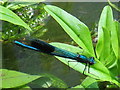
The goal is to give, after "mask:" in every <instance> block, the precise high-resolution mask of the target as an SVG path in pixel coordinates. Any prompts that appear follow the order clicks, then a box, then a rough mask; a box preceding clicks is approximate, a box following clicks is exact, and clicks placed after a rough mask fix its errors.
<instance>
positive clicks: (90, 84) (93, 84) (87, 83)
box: [73, 77, 98, 88]
mask: <svg viewBox="0 0 120 90" xmlns="http://www.w3.org/2000/svg"><path fill="white" fill-rule="evenodd" d="M73 88H98V84H97V80H95V79H93V78H90V77H87V78H86V79H85V80H84V81H83V82H82V83H81V84H80V85H77V86H75V87H73Z"/></svg>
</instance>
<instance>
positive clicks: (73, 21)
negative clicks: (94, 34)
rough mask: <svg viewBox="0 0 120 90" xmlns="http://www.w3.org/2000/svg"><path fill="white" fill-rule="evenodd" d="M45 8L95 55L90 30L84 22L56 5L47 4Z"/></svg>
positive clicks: (71, 35)
mask: <svg viewBox="0 0 120 90" xmlns="http://www.w3.org/2000/svg"><path fill="white" fill-rule="evenodd" d="M44 8H45V10H46V11H47V12H48V13H49V14H50V15H51V16H52V17H53V18H54V19H55V20H56V21H57V22H58V23H59V24H60V25H61V27H62V28H63V29H64V30H65V32H66V33H67V34H68V35H69V36H70V37H71V38H72V39H73V40H74V41H75V42H76V43H77V44H78V45H79V46H80V47H82V48H83V49H84V51H87V52H88V53H89V54H90V56H94V50H93V45H92V40H91V35H90V31H89V29H88V27H87V26H86V25H85V24H84V23H82V22H81V21H79V20H78V19H77V18H76V17H74V16H72V15H70V14H69V13H67V12H66V11H64V10H62V9H60V8H58V7H56V6H52V5H46V6H45V7H44Z"/></svg>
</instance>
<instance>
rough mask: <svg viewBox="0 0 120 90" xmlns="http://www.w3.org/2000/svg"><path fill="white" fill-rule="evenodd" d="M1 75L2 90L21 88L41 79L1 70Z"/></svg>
mask: <svg viewBox="0 0 120 90" xmlns="http://www.w3.org/2000/svg"><path fill="white" fill-rule="evenodd" d="M0 74H1V77H0V79H2V88H15V87H20V86H23V85H25V84H27V83H30V82H31V81H33V80H35V79H38V78H40V77H41V76H38V75H29V74H25V73H21V72H17V71H12V70H7V69H0Z"/></svg>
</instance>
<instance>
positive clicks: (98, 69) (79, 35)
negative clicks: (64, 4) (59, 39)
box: [45, 5, 120, 86]
mask: <svg viewBox="0 0 120 90" xmlns="http://www.w3.org/2000/svg"><path fill="white" fill-rule="evenodd" d="M45 10H46V11H47V12H48V13H49V14H50V15H51V16H52V17H53V18H54V19H55V20H56V21H57V22H58V23H59V24H60V25H61V27H62V28H63V29H64V30H65V31H66V33H67V34H68V35H69V36H70V37H71V38H72V39H73V40H74V41H75V42H76V43H77V44H78V45H79V46H80V47H82V49H83V51H85V52H86V53H88V54H86V56H88V57H90V56H91V57H94V58H95V61H96V63H95V64H94V65H92V66H91V67H90V72H91V73H87V71H86V73H85V74H86V75H89V76H91V77H92V78H95V79H99V80H100V81H109V82H112V83H115V84H116V85H118V86H120V83H119V81H118V79H117V78H116V76H117V75H118V71H117V70H119V67H120V66H119V65H118V62H120V61H119V59H118V55H119V54H118V49H119V46H118V43H119V40H118V35H119V34H118V32H119V29H120V28H118V27H119V25H118V24H115V21H114V20H113V13H112V9H111V7H110V6H105V7H104V9H103V11H102V14H101V17H100V20H99V25H98V42H97V45H96V49H95V51H96V54H97V56H96V57H95V53H94V50H93V45H92V40H91V36H90V31H89V29H88V27H87V26H86V25H85V24H84V23H82V22H81V21H79V20H78V19H77V18H75V17H74V16H72V15H70V14H69V13H67V12H66V11H64V10H62V9H60V8H58V7H56V6H52V5H46V6H45ZM117 23H118V22H117ZM51 44H52V45H55V46H57V47H60V48H63V49H66V50H70V51H72V52H75V53H76V52H77V51H78V52H79V50H80V49H79V48H77V47H73V46H69V45H66V44H61V43H51ZM119 45H120V44H119ZM68 47H69V48H68ZM76 48H77V49H76ZM57 58H58V59H59V60H60V61H61V62H63V63H65V64H66V65H68V61H72V60H70V59H64V58H61V57H57ZM69 66H70V67H71V68H73V69H75V70H76V71H78V72H81V73H82V72H83V69H84V67H85V65H84V64H82V63H76V62H73V63H70V64H69ZM115 69H116V70H115ZM113 72H115V73H114V74H113ZM93 81H94V80H93ZM93 83H94V82H93Z"/></svg>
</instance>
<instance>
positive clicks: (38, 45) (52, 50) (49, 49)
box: [14, 39, 95, 65]
mask: <svg viewBox="0 0 120 90" xmlns="http://www.w3.org/2000/svg"><path fill="white" fill-rule="evenodd" d="M30 42H31V45H30V46H29V45H25V44H23V43H21V42H19V41H14V43H15V44H17V45H20V46H23V47H26V48H29V49H32V50H35V51H39V52H43V53H47V54H50V55H55V56H59V57H64V58H69V59H73V60H76V61H77V62H81V63H86V64H89V65H92V64H94V63H95V61H94V58H93V57H90V58H87V57H86V56H84V55H79V54H76V53H73V52H70V51H67V50H64V49H60V48H57V47H55V46H52V45H50V44H48V43H46V42H44V41H41V40H36V39H35V40H32V41H30Z"/></svg>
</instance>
